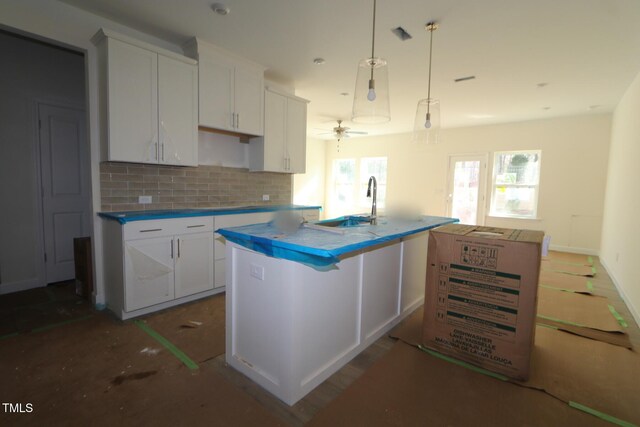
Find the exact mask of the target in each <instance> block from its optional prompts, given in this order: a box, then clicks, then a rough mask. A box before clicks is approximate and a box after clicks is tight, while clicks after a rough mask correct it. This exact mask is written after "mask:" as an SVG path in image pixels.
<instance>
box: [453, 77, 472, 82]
mask: <svg viewBox="0 0 640 427" xmlns="http://www.w3.org/2000/svg"><path fill="white" fill-rule="evenodd" d="M475 78H476V76H467V77H458V78H457V79H454V80H453V81H454V82H456V83H460V82H466V81H467V80H473V79H475Z"/></svg>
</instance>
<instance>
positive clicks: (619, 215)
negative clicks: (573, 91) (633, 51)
mask: <svg viewBox="0 0 640 427" xmlns="http://www.w3.org/2000/svg"><path fill="white" fill-rule="evenodd" d="M639 118H640V74H638V76H636V78H635V80H634V81H633V83H632V84H631V86H630V87H629V89H628V90H627V92H626V93H625V95H624V96H623V98H622V100H621V101H620V103H619V104H618V106H617V107H616V110H615V112H614V114H613V123H612V131H611V150H610V152H609V169H608V174H607V193H606V198H605V203H604V219H603V224H602V247H601V250H600V260H601V261H602V263H603V264H604V265H605V267H606V269H607V272H608V273H609V275H610V276H611V277H612V278H613V281H614V283H615V284H616V285H617V287H618V289H619V290H620V293H621V294H622V296H623V298H624V299H625V302H626V303H627V306H628V307H629V309H630V310H631V312H632V313H633V315H634V317H635V319H636V321H637V322H638V323H640V278H639V275H638V264H637V263H638V260H640V232H639V231H638V230H639V229H638V212H640V189H639V187H638V186H639V184H640V120H639Z"/></svg>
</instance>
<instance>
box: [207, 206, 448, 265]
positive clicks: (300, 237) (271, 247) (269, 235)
mask: <svg viewBox="0 0 640 427" xmlns="http://www.w3.org/2000/svg"><path fill="white" fill-rule="evenodd" d="M322 222H326V221H320V222H318V223H317V224H322ZM453 222H458V220H457V219H455V218H446V217H436V216H421V217H419V219H416V220H394V219H393V218H385V217H380V218H378V224H377V225H370V224H367V223H365V224H363V225H357V226H351V227H346V228H344V229H342V230H344V234H337V233H333V232H331V231H323V230H317V229H315V228H314V229H311V228H305V227H301V228H298V229H297V230H295V231H294V232H292V233H285V232H283V231H281V230H279V229H278V228H276V227H275V226H274V224H273V223H268V224H253V225H245V226H241V227H231V228H222V229H219V230H216V231H217V232H218V233H220V234H221V235H223V236H224V237H225V238H226V239H227V240H229V241H231V242H234V243H236V244H238V245H241V246H244V247H246V248H249V249H251V250H254V251H256V252H260V253H263V254H265V255H267V256H271V257H275V258H284V259H288V260H291V261H298V262H302V263H304V264H308V265H312V266H314V267H315V266H317V267H326V266H330V265H332V264H336V263H338V262H339V261H340V257H341V256H343V255H345V254H348V253H350V252H355V251H358V250H362V249H365V248H367V247H370V246H374V245H378V244H381V243H385V242H389V241H392V240H396V239H400V238H402V237H406V236H410V235H412V234H416V233H420V232H422V231H426V230H429V229H432V228H435V227H438V226H441V225H444V224H449V223H453Z"/></svg>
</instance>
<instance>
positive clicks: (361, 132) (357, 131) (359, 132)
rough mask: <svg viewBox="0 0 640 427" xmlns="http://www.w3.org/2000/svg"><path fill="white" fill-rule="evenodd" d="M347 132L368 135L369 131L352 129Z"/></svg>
mask: <svg viewBox="0 0 640 427" xmlns="http://www.w3.org/2000/svg"><path fill="white" fill-rule="evenodd" d="M347 133H350V134H352V135H367V134H368V133H369V132H363V131H359V130H350V131H347Z"/></svg>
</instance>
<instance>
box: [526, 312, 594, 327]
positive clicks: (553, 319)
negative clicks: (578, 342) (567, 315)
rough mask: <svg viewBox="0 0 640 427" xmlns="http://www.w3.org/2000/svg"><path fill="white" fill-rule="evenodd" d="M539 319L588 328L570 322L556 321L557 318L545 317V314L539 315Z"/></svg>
mask: <svg viewBox="0 0 640 427" xmlns="http://www.w3.org/2000/svg"><path fill="white" fill-rule="evenodd" d="M538 317H539V318H541V319H546V320H552V321H554V322H558V323H564V324H565V325H572V326H579V327H581V328H586V326H584V325H581V324H579V323H574V322H569V321H568V320H562V319H556V318H555V317H551V316H545V315H544V314H538Z"/></svg>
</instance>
